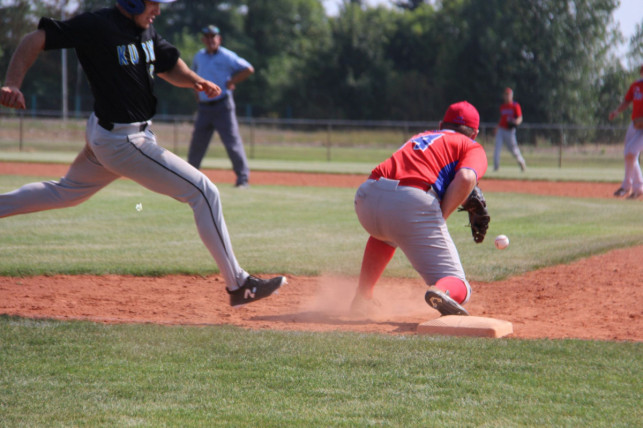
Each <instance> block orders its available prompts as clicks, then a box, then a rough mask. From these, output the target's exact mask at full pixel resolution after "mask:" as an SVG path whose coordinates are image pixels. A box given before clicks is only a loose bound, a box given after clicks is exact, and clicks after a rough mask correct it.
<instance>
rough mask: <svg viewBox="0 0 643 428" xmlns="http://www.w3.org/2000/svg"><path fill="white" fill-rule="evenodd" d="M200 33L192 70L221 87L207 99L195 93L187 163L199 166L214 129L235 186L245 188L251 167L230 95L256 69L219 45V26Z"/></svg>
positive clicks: (203, 94) (209, 27) (204, 95)
mask: <svg viewBox="0 0 643 428" xmlns="http://www.w3.org/2000/svg"><path fill="white" fill-rule="evenodd" d="M201 34H202V35H203V38H202V40H203V43H204V44H205V48H204V49H201V50H200V51H199V52H197V54H196V55H195V56H194V63H193V65H192V69H193V70H194V71H195V72H196V73H197V74H198V75H199V76H201V77H203V78H204V79H207V80H210V81H211V82H214V83H216V84H217V85H218V86H219V87H220V88H221V95H219V96H217V97H214V98H209V97H208V96H207V95H206V94H205V93H203V92H199V93H198V94H197V95H198V98H199V111H198V114H197V118H196V122H195V123H194V131H193V133H192V141H191V142H190V150H189V152H188V162H189V163H190V164H191V165H192V166H194V167H195V168H197V169H198V168H199V167H200V166H201V161H202V160H203V157H204V156H205V152H206V151H207V149H208V145H209V144H210V140H211V139H212V134H213V133H214V131H215V130H216V131H217V132H218V133H219V137H221V141H222V142H223V145H224V146H225V148H226V151H227V152H228V157H229V158H230V161H232V168H233V169H234V172H235V174H236V175H237V181H236V184H235V185H236V187H246V186H248V178H249V175H250V170H249V168H248V160H247V159H246V152H245V149H244V148H243V141H242V140H241V135H239V125H238V123H237V117H236V113H235V104H234V98H233V96H232V94H233V91H234V89H235V87H236V85H237V84H238V83H240V82H243V81H244V80H246V79H247V78H248V77H249V76H250V75H251V74H252V73H254V71H255V70H254V68H253V67H252V65H251V64H250V63H249V62H248V61H246V60H245V59H243V58H241V57H239V56H238V55H237V54H236V53H234V52H232V51H231V50H229V49H226V48H224V47H223V46H221V33H220V31H219V28H218V27H215V26H214V25H209V26H207V27H205V28H203V29H202V30H201Z"/></svg>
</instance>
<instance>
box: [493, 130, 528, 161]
mask: <svg viewBox="0 0 643 428" xmlns="http://www.w3.org/2000/svg"><path fill="white" fill-rule="evenodd" d="M503 144H504V145H505V146H507V149H508V150H509V151H510V152H511V154H512V155H513V156H514V158H516V161H517V162H518V163H519V164H522V165H524V164H525V159H524V158H523V157H522V154H521V153H520V149H519V148H518V140H517V139H516V128H514V129H505V128H501V127H498V129H497V131H496V147H495V150H494V152H493V168H494V169H498V168H500V151H501V150H502V145H503Z"/></svg>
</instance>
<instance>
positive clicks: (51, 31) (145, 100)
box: [38, 7, 179, 123]
mask: <svg viewBox="0 0 643 428" xmlns="http://www.w3.org/2000/svg"><path fill="white" fill-rule="evenodd" d="M38 28H39V29H42V30H44V31H45V33H46V42H45V50H51V49H63V48H75V49H76V53H77V55H78V60H79V61H80V63H81V65H82V67H83V70H85V73H86V74H87V78H88V80H89V83H90V85H91V88H92V93H93V94H94V99H95V102H94V111H95V113H96V116H98V118H99V119H103V120H105V121H109V122H116V123H131V122H142V121H145V120H149V119H151V118H152V116H154V114H155V113H156V97H155V96H154V92H153V89H154V73H155V72H157V73H163V72H165V71H169V70H171V69H172V68H173V67H174V66H175V65H176V62H177V61H178V59H179V51H178V50H177V49H176V48H175V47H174V46H172V45H171V44H170V43H168V42H167V41H166V40H164V39H163V38H161V37H160V36H159V35H158V34H157V33H156V31H155V30H154V27H153V26H151V25H150V27H149V28H148V29H145V30H144V29H142V28H140V27H138V26H137V25H136V24H135V23H134V21H132V20H131V19H129V18H127V17H126V16H124V15H123V14H122V13H121V12H120V11H119V10H118V9H117V8H115V7H114V8H108V9H101V10H98V11H96V12H87V13H83V14H81V15H78V16H76V17H74V18H72V19H70V20H67V21H56V20H53V19H50V18H42V19H41V20H40V23H39V24H38Z"/></svg>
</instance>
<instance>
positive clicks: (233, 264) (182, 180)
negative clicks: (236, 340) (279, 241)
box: [90, 121, 248, 291]
mask: <svg viewBox="0 0 643 428" xmlns="http://www.w3.org/2000/svg"><path fill="white" fill-rule="evenodd" d="M90 141H91V144H92V147H93V148H94V151H95V153H96V156H97V157H98V159H99V160H100V161H101V163H103V164H104V165H105V166H106V167H107V168H109V169H110V170H112V171H114V172H115V173H117V174H120V175H122V176H124V177H128V178H131V179H132V180H134V181H136V182H137V183H139V184H141V185H142V186H144V187H146V188H148V189H150V190H152V191H154V192H157V193H161V194H164V195H168V196H171V197H173V198H175V199H177V200H179V201H181V202H186V203H188V204H189V205H190V207H191V208H192V210H193V211H194V218H195V220H196V225H197V229H198V231H199V235H200V236H201V240H202V241H203V243H204V244H205V246H206V247H207V248H208V250H209V251H210V254H212V256H213V257H214V259H215V261H216V262H217V265H218V267H219V270H220V271H221V274H222V275H223V277H224V278H225V281H226V285H227V287H228V289H229V290H230V291H234V290H236V289H237V288H239V287H240V286H241V285H243V284H244V282H245V280H246V279H247V278H248V273H247V272H245V271H244V270H243V269H241V267H240V266H239V263H238V262H237V259H236V257H235V255H234V252H233V251H232V244H231V243H230V236H229V234H228V229H227V227H226V224H225V221H224V219H223V211H222V208H221V201H220V199H219V191H218V189H217V187H216V186H215V185H214V184H213V183H212V182H211V181H210V180H209V179H208V178H207V177H206V176H205V175H203V174H202V173H201V172H200V171H199V170H197V169H196V168H194V167H192V166H191V165H190V164H188V163H187V162H186V161H184V160H183V159H181V158H179V157H178V156H176V155H174V154H173V153H172V152H170V151H168V150H165V149H164V148H162V147H160V146H158V145H157V144H156V140H155V137H154V134H153V133H152V132H150V131H149V130H148V131H145V132H141V133H135V134H131V135H129V136H128V135H123V134H119V133H118V132H117V130H116V129H115V130H114V131H113V132H109V131H106V130H104V129H102V128H101V127H100V126H98V125H97V124H96V123H95V121H94V126H93V127H92V133H91V137H90Z"/></svg>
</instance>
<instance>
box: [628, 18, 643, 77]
mask: <svg viewBox="0 0 643 428" xmlns="http://www.w3.org/2000/svg"><path fill="white" fill-rule="evenodd" d="M627 58H628V60H629V62H630V65H631V67H632V68H633V69H634V70H636V71H638V70H640V68H641V66H643V19H641V22H639V23H638V24H636V31H635V32H634V35H633V36H632V37H631V38H630V45H629V49H628V53H627Z"/></svg>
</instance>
